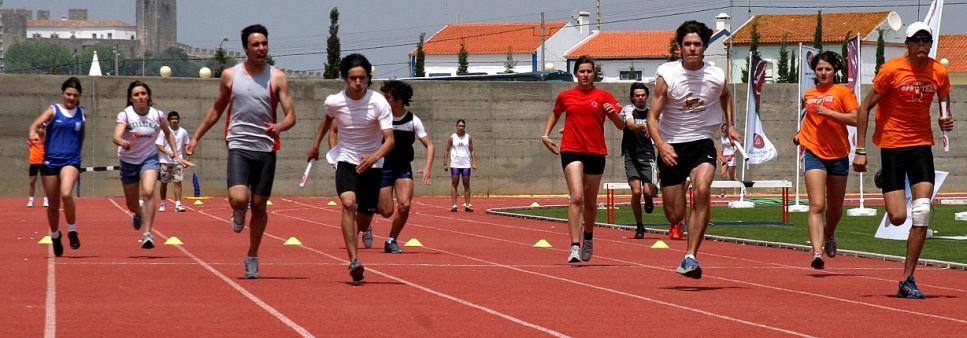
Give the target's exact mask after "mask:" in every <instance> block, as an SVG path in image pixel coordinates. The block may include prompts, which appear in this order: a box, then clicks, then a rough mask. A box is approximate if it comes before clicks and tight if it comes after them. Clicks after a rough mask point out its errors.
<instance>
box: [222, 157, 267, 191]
mask: <svg viewBox="0 0 967 338" xmlns="http://www.w3.org/2000/svg"><path fill="white" fill-rule="evenodd" d="M274 182H275V152H264V151H251V150H244V149H229V150H228V187H229V188H231V187H233V186H236V185H244V186H247V187H249V189H250V190H251V191H252V193H253V194H258V195H262V196H266V197H268V196H272V184H273V183H274Z"/></svg>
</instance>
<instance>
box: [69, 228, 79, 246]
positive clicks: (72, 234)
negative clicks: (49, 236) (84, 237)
mask: <svg viewBox="0 0 967 338" xmlns="http://www.w3.org/2000/svg"><path fill="white" fill-rule="evenodd" d="M67 240H68V241H69V242H70V243H71V249H74V250H77V249H80V248H81V239H80V237H77V231H68V232H67Z"/></svg>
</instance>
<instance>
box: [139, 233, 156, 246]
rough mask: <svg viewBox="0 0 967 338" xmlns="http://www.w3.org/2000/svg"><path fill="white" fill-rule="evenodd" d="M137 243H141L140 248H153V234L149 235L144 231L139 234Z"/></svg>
mask: <svg viewBox="0 0 967 338" xmlns="http://www.w3.org/2000/svg"><path fill="white" fill-rule="evenodd" d="M138 243H141V248H142V249H154V236H151V234H149V233H144V234H142V235H141V240H139V241H138Z"/></svg>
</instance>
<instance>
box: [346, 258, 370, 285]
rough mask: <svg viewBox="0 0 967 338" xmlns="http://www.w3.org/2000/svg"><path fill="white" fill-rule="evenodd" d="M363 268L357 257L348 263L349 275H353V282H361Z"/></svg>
mask: <svg viewBox="0 0 967 338" xmlns="http://www.w3.org/2000/svg"><path fill="white" fill-rule="evenodd" d="M365 270H366V269H365V268H363V263H360V262H359V260H358V259H354V260H353V261H352V262H350V263H349V275H350V276H352V277H353V282H356V283H361V282H362V281H363V279H364V277H363V271H365Z"/></svg>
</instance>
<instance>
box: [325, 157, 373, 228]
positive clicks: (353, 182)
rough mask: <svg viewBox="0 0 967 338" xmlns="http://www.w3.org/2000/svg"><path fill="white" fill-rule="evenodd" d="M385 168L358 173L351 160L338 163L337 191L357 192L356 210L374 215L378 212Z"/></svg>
mask: <svg viewBox="0 0 967 338" xmlns="http://www.w3.org/2000/svg"><path fill="white" fill-rule="evenodd" d="M382 176H383V169H380V168H369V170H367V171H366V172H364V173H362V174H357V173H356V165H355V164H352V163H349V162H339V163H338V164H336V193H337V194H339V195H342V193H344V192H347V191H352V192H355V193H356V212H358V213H361V214H363V215H369V216H372V215H373V214H375V213H376V202H378V201H379V183H380V178H382Z"/></svg>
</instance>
